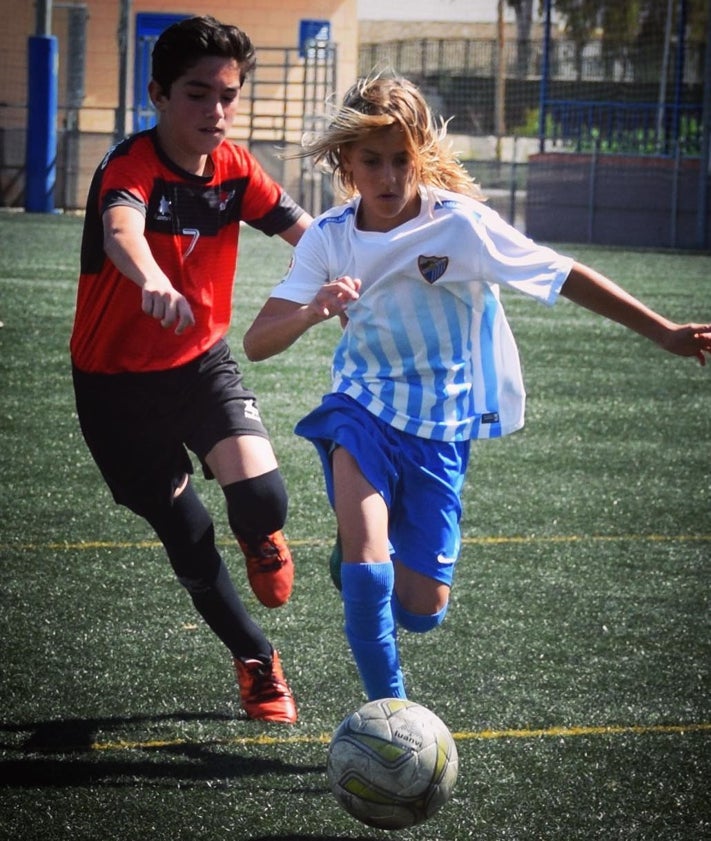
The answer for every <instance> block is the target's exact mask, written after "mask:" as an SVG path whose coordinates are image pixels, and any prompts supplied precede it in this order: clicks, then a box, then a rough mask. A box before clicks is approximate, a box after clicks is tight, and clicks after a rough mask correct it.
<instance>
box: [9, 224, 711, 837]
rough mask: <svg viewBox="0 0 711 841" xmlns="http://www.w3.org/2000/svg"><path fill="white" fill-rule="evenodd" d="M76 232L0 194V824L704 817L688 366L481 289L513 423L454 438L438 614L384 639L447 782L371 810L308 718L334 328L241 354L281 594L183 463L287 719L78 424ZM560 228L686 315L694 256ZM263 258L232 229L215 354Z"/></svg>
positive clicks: (668, 827)
mask: <svg viewBox="0 0 711 841" xmlns="http://www.w3.org/2000/svg"><path fill="white" fill-rule="evenodd" d="M80 235H81V219H79V218H77V217H71V216H62V215H57V216H29V215H25V214H22V213H16V212H2V213H0V320H1V321H2V322H4V327H3V328H1V329H0V560H1V564H2V566H1V568H0V569H1V575H2V582H1V585H0V646H1V648H0V657H1V659H0V668H1V671H0V675H1V676H0V693H1V694H0V699H1V702H2V707H1V709H2V712H1V718H2V724H1V732H0V839H2V841H5V839H21V841H32V839H48V840H49V839H51V841H65V839H66V841H69V839H73V841H85V840H86V841H119V840H120V841H188V839H190V841H192V840H193V839H195V841H198V839H199V841H217V839H220V841H223V839H224V841H228V839H229V841H286V839H292V841H305V839H309V841H319V840H320V839H329V840H331V839H359V840H360V841H363V839H382V838H388V837H392V838H401V839H406V840H407V841H409V839H418V841H420V839H421V841H459V839H477V841H494V839H516V841H518V839H521V840H523V839H526V841H530V840H533V839H535V840H536V841H537V840H538V839H544V840H545V841H577V839H586V840H587V839H604V841H613V839H620V840H621V839H625V841H628V839H635V841H637V840H638V839H639V840H640V841H641V839H644V841H672V840H674V841H681V840H682V839H684V841H687V839H688V841H700V839H702V838H705V837H711V794H710V792H711V676H710V670H711V644H710V631H711V627H710V625H711V622H710V616H711V614H710V612H709V601H710V600H709V584H710V583H711V470H710V467H711V367H708V366H707V368H701V367H700V366H699V365H698V364H697V363H695V362H694V361H692V360H686V359H679V358H675V357H671V356H668V355H666V354H664V353H663V352H662V351H660V350H658V349H657V348H655V347H654V346H652V345H651V344H649V343H648V342H645V341H644V340H643V339H641V338H639V337H636V336H633V335H631V334H629V333H628V332H627V331H625V330H623V329H622V328H620V327H617V326H616V325H612V324H610V323H606V322H603V321H601V320H600V319H598V318H596V317H595V316H592V315H590V314H588V313H585V312H583V311H581V310H579V309H577V308H575V307H574V306H573V305H571V304H569V303H568V302H566V301H561V302H560V303H559V304H557V305H556V306H555V307H553V308H552V309H547V308H545V307H542V306H541V305H538V304H535V303H533V302H529V301H527V300H525V299H523V298H521V297H512V296H505V298H504V300H505V302H506V306H507V312H508V314H509V317H510V320H511V323H512V326H513V329H514V332H515V333H516V335H517V338H518V342H519V347H520V351H521V356H522V360H523V365H524V372H525V377H526V383H527V388H528V392H529V403H528V414H527V426H526V428H525V429H524V430H523V431H522V432H520V433H517V434H516V435H513V436H511V437H509V438H508V439H504V440H501V441H496V442H484V443H481V444H475V445H474V447H473V451H472V461H471V467H470V472H469V477H468V481H467V484H466V489H465V493H464V504H465V510H464V518H463V523H462V528H463V535H464V546H463V551H462V556H461V559H460V562H459V565H458V571H457V576H456V582H455V588H454V591H453V596H452V604H451V608H450V611H449V614H448V616H447V619H446V621H445V623H444V625H443V626H442V628H441V629H438V630H437V631H435V632H432V633H430V634H427V635H424V636H414V635H410V634H406V633H402V634H401V637H400V641H401V655H402V659H403V666H404V670H405V675H406V680H407V684H408V689H409V693H410V696H411V697H412V699H413V700H416V701H418V702H420V703H422V704H425V705H426V706H428V707H430V708H431V709H433V710H434V711H435V712H436V713H437V714H438V715H439V716H440V717H441V718H442V719H443V720H444V721H445V722H446V723H447V725H448V726H449V727H450V729H451V730H452V732H453V733H454V735H455V738H456V740H457V747H458V751H459V758H460V774H459V779H458V782H457V786H456V788H455V792H454V795H453V797H452V799H451V800H450V801H449V803H448V804H447V805H446V806H445V807H444V808H443V809H442V810H441V811H440V812H439V813H437V815H436V816H435V817H433V818H432V819H431V820H430V821H429V822H427V823H425V824H423V825H421V826H419V827H416V828H414V829H411V830H405V831H402V832H397V833H388V832H384V831H378V830H372V829H369V828H368V827H366V826H364V825H361V824H359V823H358V822H356V821H355V820H354V819H353V818H351V817H350V816H349V815H347V814H346V813H345V812H344V811H342V810H341V809H340V807H339V806H338V805H337V804H336V802H335V800H334V799H333V798H332V796H331V794H330V792H329V790H328V786H327V782H326V776H325V759H326V746H327V742H328V739H329V736H330V733H331V731H332V730H333V729H334V727H335V726H336V724H337V723H338V722H339V721H340V720H341V719H342V718H343V717H344V716H345V715H346V714H348V713H349V712H351V711H352V710H353V709H354V708H356V707H357V706H360V704H361V703H362V702H363V701H364V698H363V696H362V694H361V689H360V684H359V681H358V678H357V675H356V672H355V669H354V666H353V665H352V662H351V659H350V656H349V653H348V650H347V648H346V644H345V641H344V637H343V634H342V631H341V608H340V603H339V599H338V596H337V593H336V591H335V590H334V589H333V587H332V586H331V584H330V580H329V577H328V572H327V558H328V554H329V551H330V546H331V540H332V537H333V534H334V521H333V517H332V514H331V512H330V510H329V508H328V505H327V502H326V498H325V494H324V491H323V482H322V478H321V473H320V467H319V465H318V462H317V457H316V454H315V451H314V450H313V449H312V448H311V445H310V444H308V443H306V442H304V441H302V440H301V439H297V438H296V437H295V436H294V435H293V434H292V428H293V425H294V423H295V422H296V420H298V419H299V418H300V417H301V415H302V414H303V413H305V412H306V411H307V410H308V409H309V408H311V407H312V406H314V405H315V404H316V403H317V402H318V400H319V399H320V396H321V394H322V392H323V391H324V390H326V388H327V385H328V367H329V359H330V351H331V349H332V347H333V343H334V341H335V339H336V336H337V333H338V327H337V326H336V325H335V324H331V323H329V324H327V325H324V326H322V328H321V329H316V330H312V331H311V332H310V333H309V334H308V335H307V336H305V337H304V338H303V339H302V340H301V341H300V342H299V343H298V344H297V345H296V346H294V347H293V348H291V349H290V350H289V351H288V352H287V353H285V354H283V355H282V356H281V357H278V358H277V359H274V360H270V361H268V362H262V363H258V364H249V363H246V362H244V360H243V362H244V364H243V367H244V370H245V372H246V379H247V382H248V383H249V384H250V385H252V386H253V387H255V388H256V390H257V392H258V394H259V395H260V398H261V407H262V412H263V415H264V417H265V419H266V421H267V424H268V426H269V428H270V431H271V433H272V436H273V439H274V444H275V448H276V450H277V454H278V456H279V458H280V461H281V465H282V469H283V471H284V474H285V477H286V481H287V484H288V487H289V491H290V498H291V502H290V513H289V520H288V524H287V529H286V531H287V535H288V537H289V539H290V541H291V544H292V548H293V553H294V558H295V563H296V565H297V580H296V584H295V589H294V593H293V596H292V599H291V601H290V602H289V603H288V604H287V605H286V606H285V607H283V608H281V609H280V610H278V611H268V610H267V609H265V608H263V607H262V606H261V605H259V604H258V602H257V601H256V600H255V599H254V597H253V596H252V595H251V593H250V592H249V590H248V587H247V585H246V577H245V574H244V570H243V563H242V561H241V556H240V553H239V551H238V550H236V549H235V547H234V545H233V541H232V540H231V539H230V536H229V530H228V528H227V523H226V517H225V515H224V510H223V506H222V501H221V496H220V494H219V490H218V489H216V488H215V487H214V486H213V485H211V484H208V483H206V482H204V481H203V480H202V479H201V478H198V479H196V482H197V485H198V488H199V490H200V491H201V493H202V494H203V496H204V498H205V499H206V501H207V503H208V505H209V507H210V508H211V511H212V513H213V514H214V518H215V522H216V529H217V533H218V535H219V537H220V541H221V543H222V545H223V547H224V552H225V556H226V558H227V560H228V563H229V565H230V568H231V570H232V572H233V575H234V577H235V580H236V583H237V585H238V587H239V589H240V590H241V592H242V593H243V595H244V598H245V600H246V601H247V603H248V605H249V606H250V609H251V610H252V612H253V615H254V617H255V618H256V619H257V620H258V621H259V622H260V623H261V624H262V625H263V627H264V628H265V630H266V631H267V633H268V634H269V636H270V637H271V639H272V640H273V642H274V644H275V645H276V646H277V648H278V649H279V650H280V652H281V655H282V659H283V662H284V667H285V671H286V673H287V677H288V679H289V682H290V683H291V685H292V688H293V690H294V693H295V695H296V698H297V703H298V705H299V710H300V720H299V722H298V724H296V725H295V726H294V727H284V726H281V725H269V724H261V723H256V722H251V721H248V720H245V719H244V718H242V717H241V715H240V711H239V705H238V703H237V699H236V689H235V684H234V678H233V675H232V672H231V663H230V660H229V657H228V656H227V654H226V652H225V651H224V650H223V649H222V648H221V646H220V644H219V643H218V642H217V641H216V639H215V638H214V637H213V636H212V635H211V634H210V633H209V632H208V631H207V630H206V628H205V627H204V626H202V625H201V624H200V620H199V618H198V617H197V616H196V614H194V612H193V609H192V606H191V603H190V601H189V599H188V597H187V596H186V594H185V593H184V592H183V591H182V589H181V588H180V586H179V585H178V584H177V583H176V581H175V580H174V579H173V577H172V573H171V572H170V568H169V566H168V563H167V561H166V560H165V559H164V557H163V554H162V550H161V549H160V547H159V546H158V545H156V543H155V541H154V539H153V535H152V534H151V532H150V530H149V529H148V528H147V527H146V526H145V525H144V524H143V523H142V522H141V521H139V520H137V519H136V518H135V517H133V515H131V514H130V513H129V512H127V511H125V510H123V509H120V508H117V507H116V506H114V504H113V503H112V501H111V499H110V497H109V494H108V491H107V490H106V489H105V487H104V485H103V483H102V481H101V480H100V477H99V475H98V472H97V471H96V469H95V467H94V465H93V463H92V462H91V460H90V458H89V455H88V452H87V450H86V448H85V446H84V444H83V441H82V439H81V437H80V435H79V431H78V426H77V421H76V416H75V414H74V408H73V398H72V391H71V384H70V377H69V360H68V355H67V341H68V336H69V331H70V328H71V321H72V315H73V303H74V294H75V286H76V274H77V262H78V249H79V240H80ZM561 250H565V251H567V252H568V253H572V254H573V255H574V256H576V257H577V258H578V259H581V260H583V261H585V262H588V263H591V264H592V265H594V266H595V267H596V268H599V269H600V270H602V271H604V272H605V273H607V274H609V275H610V276H612V277H613V278H614V279H616V280H617V281H619V282H620V283H621V284H622V285H623V286H625V287H626V288H628V289H629V290H630V291H632V292H633V293H635V294H637V295H638V296H639V297H641V298H643V300H645V301H646V302H647V303H648V304H650V305H651V306H652V307H654V308H656V309H658V310H660V311H662V312H664V313H665V314H666V315H668V316H669V317H671V318H674V319H677V320H683V321H686V320H704V319H709V318H711V257H709V256H708V255H692V254H671V253H651V252H632V251H622V250H608V249H601V248H590V247H582V246H571V247H568V248H565V249H561ZM288 254H289V250H288V248H287V247H286V246H285V245H284V244H283V243H282V242H281V241H280V240H277V241H272V240H268V239H266V238H265V237H263V236H261V235H259V234H257V233H255V232H253V231H251V230H249V229H245V230H244V231H243V233H242V255H241V260H240V267H239V270H238V281H237V285H236V292H235V298H236V318H235V322H234V325H233V329H232V332H231V345H232V347H233V350H234V351H235V353H236V354H237V355H238V356H240V357H241V358H242V359H243V357H242V353H241V344H240V337H241V333H242V332H243V330H244V329H245V327H246V326H247V324H248V323H249V322H250V321H251V319H252V317H253V316H254V315H255V313H256V312H257V310H258V308H259V306H260V305H261V303H262V301H263V299H264V298H265V296H266V295H267V293H268V291H269V289H270V288H271V286H272V284H273V283H274V282H275V281H276V280H278V278H279V276H280V274H281V273H282V271H283V269H284V267H285V265H286V262H287V261H288Z"/></svg>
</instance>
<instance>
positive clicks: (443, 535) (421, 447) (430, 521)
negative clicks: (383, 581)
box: [390, 437, 469, 633]
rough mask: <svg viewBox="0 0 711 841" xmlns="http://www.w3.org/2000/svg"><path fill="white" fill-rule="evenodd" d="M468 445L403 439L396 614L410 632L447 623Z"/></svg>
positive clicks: (396, 516)
mask: <svg viewBox="0 0 711 841" xmlns="http://www.w3.org/2000/svg"><path fill="white" fill-rule="evenodd" d="M468 457H469V444H468V442H466V443H458V442H451V443H448V442H439V441H429V440H426V439H420V440H418V439H412V438H411V437H410V438H407V439H406V440H403V442H402V445H401V448H400V454H399V461H398V467H399V471H400V476H401V482H402V483H403V485H404V487H406V488H410V489H412V490H411V491H410V492H409V493H404V494H399V495H398V496H397V498H396V499H395V500H394V502H393V505H392V507H391V511H390V539H391V541H392V543H393V546H394V548H395V554H396V557H397V559H396V560H395V561H394V564H395V592H394V595H393V613H394V615H395V619H396V620H397V623H398V624H399V625H400V626H401V627H402V628H405V629H406V630H408V631H414V632H416V633H424V632H426V631H429V630H432V629H433V628H436V627H438V626H439V625H441V624H442V622H443V621H444V618H445V616H446V613H447V608H448V605H449V595H450V591H451V586H452V581H453V576H454V569H455V565H456V561H457V558H458V556H459V551H460V546H461V532H460V525H459V524H460V520H461V514H462V506H461V489H462V485H463V482H464V475H465V472H466V467H467V462H468Z"/></svg>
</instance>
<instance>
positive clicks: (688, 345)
mask: <svg viewBox="0 0 711 841" xmlns="http://www.w3.org/2000/svg"><path fill="white" fill-rule="evenodd" d="M662 347H663V348H664V350H668V351H669V353H675V354H677V355H678V356H695V357H696V358H697V359H698V360H699V363H700V364H701V365H705V364H706V356H705V354H707V353H708V354H711V324H679V325H676V326H675V327H673V328H672V329H671V330H670V331H669V333H668V334H667V338H666V339H665V340H664V342H663V344H662Z"/></svg>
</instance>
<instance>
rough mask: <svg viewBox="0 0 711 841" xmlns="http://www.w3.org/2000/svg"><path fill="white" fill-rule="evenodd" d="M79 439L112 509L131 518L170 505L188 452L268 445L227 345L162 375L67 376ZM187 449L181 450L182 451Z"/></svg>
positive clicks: (199, 453) (76, 372)
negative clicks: (246, 442)
mask: <svg viewBox="0 0 711 841" xmlns="http://www.w3.org/2000/svg"><path fill="white" fill-rule="evenodd" d="M72 374H73V380H74V394H75V399H76V407H77V413H78V415H79V423H80V425H81V430H82V434H83V435H84V439H85V440H86V443H87V445H88V447H89V449H90V451H91V454H92V455H93V457H94V460H95V461H96V464H97V465H98V467H99V470H100V471H101V473H102V475H103V477H104V479H105V480H106V483H107V484H108V486H109V488H110V489H111V493H112V494H113V496H114V499H115V500H116V502H118V503H120V504H122V505H126V506H127V507H129V508H131V509H133V510H134V511H136V512H137V513H142V512H143V511H145V510H146V505H148V506H152V505H155V502H156V499H158V500H161V499H162V500H169V499H171V498H172V493H173V490H174V489H175V488H176V487H177V486H178V485H179V484H180V482H181V481H182V479H183V477H184V475H185V474H186V473H192V472H193V466H192V462H191V460H190V456H189V454H188V452H187V449H190V450H191V451H192V452H193V453H195V455H196V456H197V457H198V458H199V459H200V462H201V463H202V467H203V471H204V472H205V475H206V477H207V478H212V474H211V473H210V471H209V469H208V467H207V465H206V464H205V461H204V459H205V456H206V455H207V453H209V452H210V450H211V449H212V448H213V447H214V446H215V444H217V443H218V441H222V440H223V439H224V438H230V437H232V436H235V435H259V436H261V437H263V438H268V437H269V434H268V432H267V430H266V429H265V427H264V425H263V423H262V420H261V417H260V415H259V410H258V408H257V398H256V396H255V394H254V392H252V391H250V390H249V389H248V388H246V387H245V386H244V384H243V382H242V374H241V372H240V370H239V368H238V366H237V363H236V362H235V360H234V358H233V357H232V354H231V353H230V350H229V348H228V346H227V344H226V343H225V342H224V341H221V342H218V343H217V344H216V345H215V346H214V347H212V348H211V349H210V350H208V351H207V352H206V353H204V354H203V355H202V356H199V357H198V358H197V359H195V360H193V361H192V362H189V363H188V364H187V365H183V366H181V367H179V368H174V369H172V370H169V371H155V372H148V373H140V374H134V373H127V374H87V373H84V372H83V371H79V370H78V369H77V368H76V367H74V368H73V371H72ZM186 448H187V449H186Z"/></svg>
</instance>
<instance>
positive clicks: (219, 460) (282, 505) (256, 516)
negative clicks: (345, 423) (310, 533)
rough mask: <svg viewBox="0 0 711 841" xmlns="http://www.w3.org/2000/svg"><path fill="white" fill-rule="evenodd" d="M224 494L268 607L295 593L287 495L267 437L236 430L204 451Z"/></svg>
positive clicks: (255, 583)
mask: <svg viewBox="0 0 711 841" xmlns="http://www.w3.org/2000/svg"><path fill="white" fill-rule="evenodd" d="M205 463H206V464H207V466H208V468H209V469H210V471H211V472H212V474H213V475H214V476H215V478H216V479H217V481H218V482H219V484H220V486H221V487H222V491H223V493H224V496H225V502H226V505H227V517H228V521H229V524H230V527H231V529H232V531H233V533H234V535H235V537H236V538H237V541H238V542H239V545H240V548H241V549H242V551H243V553H244V556H245V560H246V564H247V573H248V577H249V582H250V585H251V587H252V590H253V591H254V593H255V595H256V596H257V598H258V599H259V600H260V601H261V602H262V604H264V605H266V606H267V607H279V606H281V605H283V604H284V603H285V602H286V601H287V600H288V598H289V596H290V595H291V590H292V586H293V581H294V565H293V561H292V557H291V552H290V551H289V547H288V546H287V544H286V541H285V539H284V535H283V533H282V529H283V527H284V523H285V522H286V515H287V508H288V496H287V492H286V486H285V485H284V480H283V478H282V475H281V472H280V471H279V468H278V465H277V460H276V457H275V455H274V451H273V449H272V445H271V442H270V441H269V439H268V438H266V437H263V436H261V435H253V434H245V435H233V436H230V437H229V438H225V439H223V440H221V441H218V442H217V443H216V444H215V446H214V447H213V448H212V449H211V450H210V452H209V453H207V455H206V456H205Z"/></svg>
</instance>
